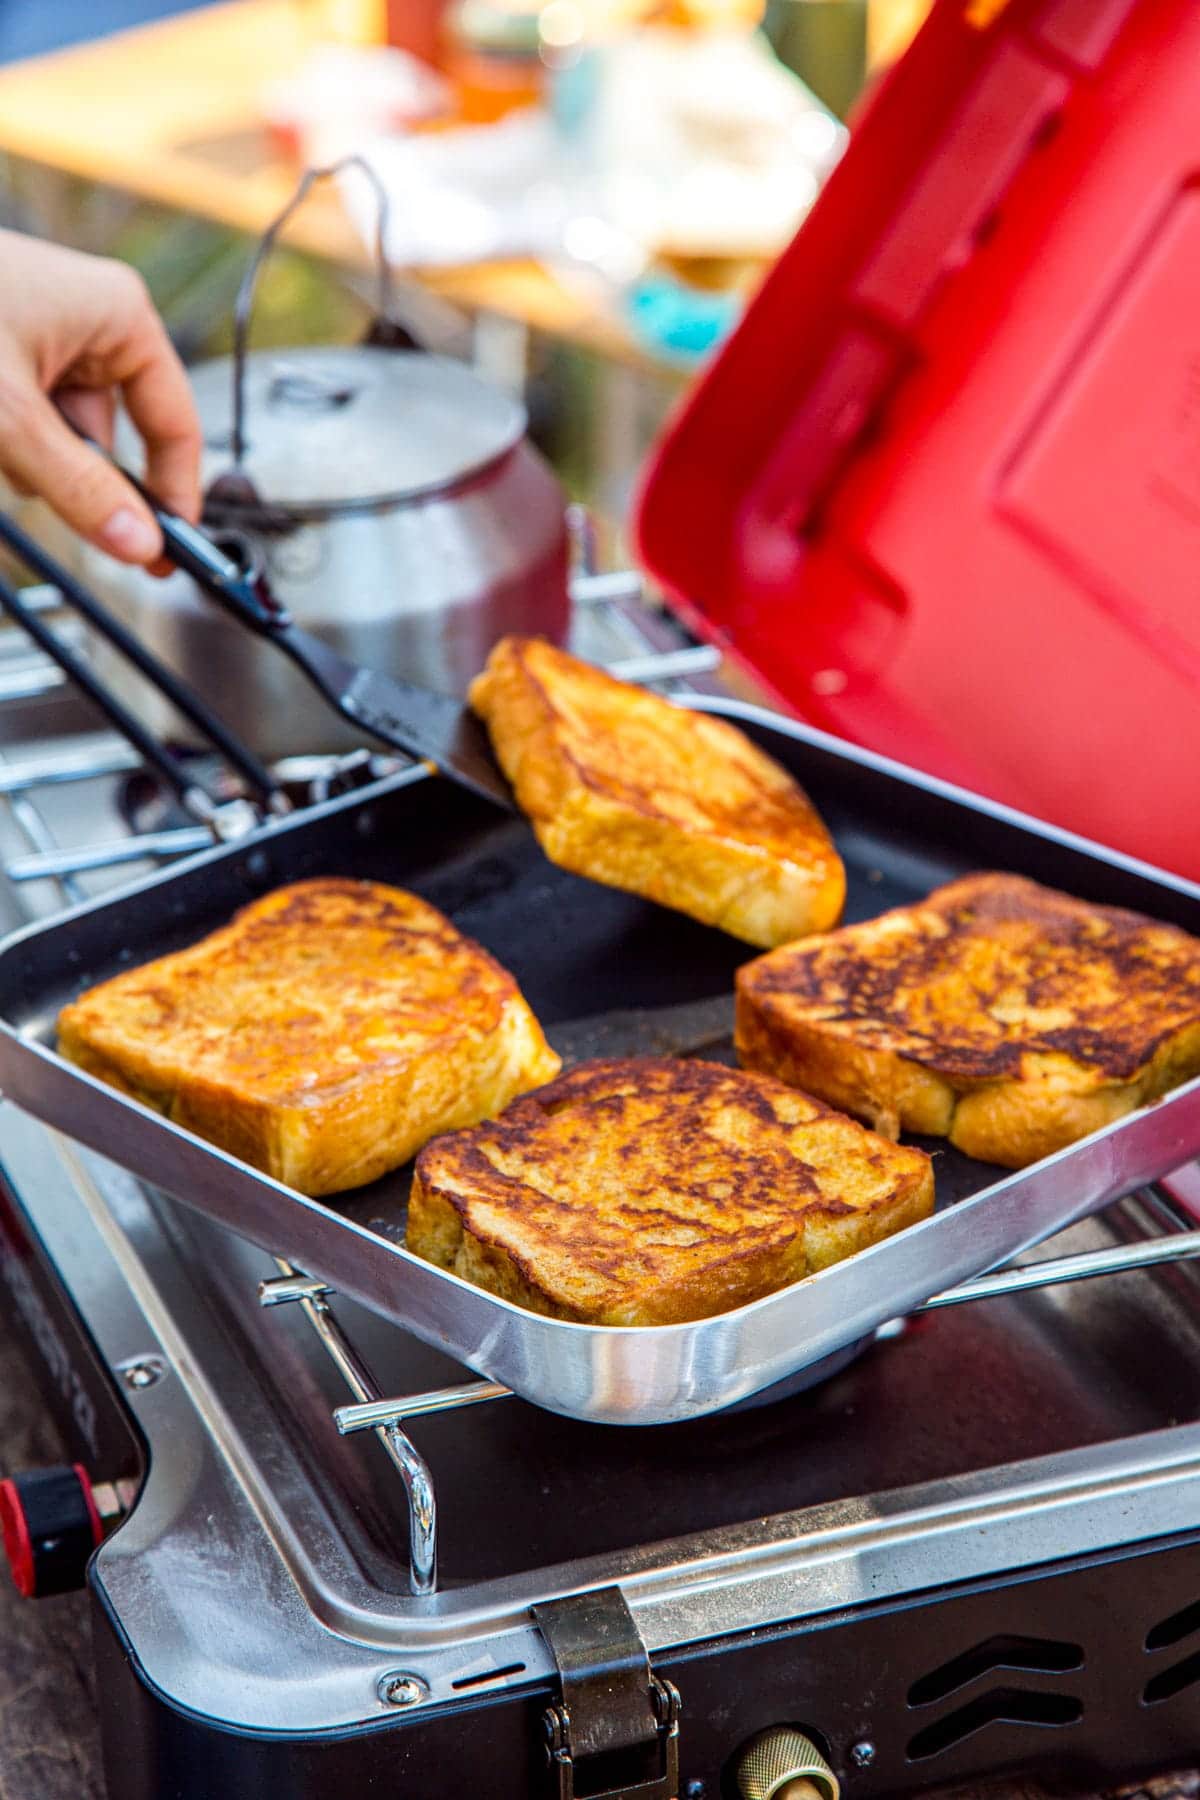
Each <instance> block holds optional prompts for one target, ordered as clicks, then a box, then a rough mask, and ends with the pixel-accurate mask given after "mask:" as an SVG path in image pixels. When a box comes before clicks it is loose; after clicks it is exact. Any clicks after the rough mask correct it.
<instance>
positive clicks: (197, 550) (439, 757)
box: [96, 446, 515, 812]
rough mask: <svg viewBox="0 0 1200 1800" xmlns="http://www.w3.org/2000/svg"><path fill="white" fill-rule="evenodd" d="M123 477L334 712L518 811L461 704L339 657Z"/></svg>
mask: <svg viewBox="0 0 1200 1800" xmlns="http://www.w3.org/2000/svg"><path fill="white" fill-rule="evenodd" d="M96 448H99V446H96ZM101 454H104V452H103V451H102V452H101ZM118 466H119V465H118ZM121 473H122V474H123V475H124V476H125V479H126V480H127V481H128V482H129V483H130V485H131V486H132V487H135V488H136V489H137V491H138V493H139V494H141V496H142V498H143V499H144V500H145V502H146V504H147V505H148V506H149V507H150V509H151V511H152V512H153V514H154V517H155V519H156V520H157V521H158V525H159V529H160V530H161V532H162V534H163V544H164V546H165V551H166V555H167V557H168V558H169V560H170V561H171V562H173V563H174V564H175V565H176V567H177V568H180V569H183V570H184V571H185V573H187V574H188V575H190V576H191V577H192V579H193V581H195V582H196V583H197V584H198V586H200V587H202V588H203V589H204V591H205V593H206V594H208V595H209V596H210V597H211V598H212V599H214V600H215V601H217V603H218V604H219V605H221V606H223V607H224V608H225V610H226V612H228V613H231V614H232V615H233V617H234V618H235V619H238V620H240V622H241V623H242V624H243V625H247V626H249V628H250V630H251V631H255V632H257V633H258V634H259V636H260V637H265V638H267V639H269V640H270V642H271V643H273V644H278V646H279V648H280V649H281V650H282V651H284V653H285V654H286V655H288V656H290V657H291V659H292V661H293V662H294V663H295V664H296V666H297V667H298V668H299V669H301V670H302V671H303V673H304V674H305V675H306V676H307V677H308V679H309V680H310V681H311V682H312V684H313V686H314V687H315V688H316V689H317V690H318V692H319V693H321V694H322V695H324V697H325V699H326V700H327V701H328V702H329V704H330V705H331V706H332V707H334V708H335V709H336V710H337V711H338V712H340V713H342V714H344V716H345V717H346V718H347V719H349V720H350V721H351V722H352V723H353V724H355V725H357V726H359V727H360V728H361V729H362V730H363V731H364V732H367V733H369V734H370V735H371V736H372V737H377V738H380V739H381V740H382V741H383V742H384V743H385V744H390V745H392V746H393V747H394V748H395V749H397V750H402V751H404V752H405V754H406V755H408V756H415V757H418V758H420V759H421V760H422V761H428V762H432V763H436V765H437V767H438V768H439V769H440V770H441V771H442V773H443V774H444V775H447V776H448V777H449V778H450V780H452V781H457V782H459V783H460V784H461V785H462V786H463V787H466V788H470V789H471V791H472V792H473V793H476V794H481V795H482V796H483V797H484V798H485V799H487V800H491V801H493V802H494V803H495V804H496V805H497V806H502V807H504V808H505V809H506V810H507V811H509V812H512V811H514V810H515V808H514V802H513V797H512V791H511V789H510V788H509V785H508V783H507V781H505V779H504V777H503V775H502V774H501V773H500V770H499V769H498V768H497V766H496V763H495V761H494V759H493V757H492V753H491V748H490V746H489V744H488V739H487V733H486V732H485V730H484V728H483V726H482V725H481V724H480V722H479V720H478V719H477V718H476V717H475V715H474V714H473V713H472V712H470V711H469V710H468V709H467V708H466V707H465V706H464V705H463V703H462V701H461V700H457V699H455V698H453V697H452V696H451V695H448V694H435V693H433V692H432V691H431V690H430V689H429V688H423V687H417V686H416V685H415V684H414V683H412V682H408V681H400V680H397V679H396V678H395V677H393V676H391V675H382V674H380V673H379V671H378V670H376V669H365V668H363V667H362V666H361V665H360V664H358V663H353V662H349V661H348V660H347V659H346V657H344V656H339V654H338V652H337V651H336V650H331V649H330V647H329V645H328V644H326V643H323V642H322V640H321V639H320V638H318V637H314V636H313V634H312V633H311V632H310V631H304V630H302V629H301V627H300V626H299V625H297V624H296V623H295V621H294V620H293V618H292V616H291V614H290V613H289V612H288V611H287V609H286V607H284V606H282V605H281V604H280V603H279V601H278V600H276V599H275V598H274V596H273V595H272V593H271V591H270V589H269V587H268V586H267V583H266V581H265V580H264V579H263V578H261V577H254V576H251V575H247V574H246V573H245V572H244V571H243V570H242V569H241V568H239V566H238V564H237V563H236V562H235V561H234V560H233V558H232V557H230V556H227V555H226V554H225V552H224V551H223V550H221V549H220V548H219V547H218V545H216V544H215V543H214V542H213V540H212V539H211V538H210V537H209V536H208V535H207V533H206V532H204V531H202V530H200V529H199V528H198V527H197V526H195V525H190V524H189V523H188V522H187V520H186V519H181V518H180V517H179V516H178V515H177V514H176V513H173V512H169V511H168V510H167V509H166V508H165V507H164V506H162V505H161V504H160V502H159V501H158V500H157V499H156V498H155V496H154V495H153V494H152V493H150V492H149V491H148V490H147V488H146V487H145V486H144V485H143V483H142V482H140V481H139V480H138V479H137V477H136V476H135V475H131V474H130V472H129V470H128V469H125V468H122V469H121Z"/></svg>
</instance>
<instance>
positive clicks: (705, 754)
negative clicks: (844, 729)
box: [470, 637, 846, 945]
mask: <svg viewBox="0 0 1200 1800" xmlns="http://www.w3.org/2000/svg"><path fill="white" fill-rule="evenodd" d="M470 700H471V705H472V706H473V707H474V709H475V711H476V712H477V713H478V714H479V715H480V717H481V718H482V719H483V720H484V722H485V723H486V725H487V727H488V731H489V732H490V734H491V739H492V746H493V748H494V750H495V752H496V756H497V759H498V760H499V762H500V765H501V767H502V768H503V770H504V773H505V774H506V775H507V776H508V778H509V780H510V781H511V782H512V784H513V787H514V789H515V790H516V796H517V800H518V803H519V804H520V806H521V809H522V811H523V812H525V813H527V814H528V816H529V819H530V820H531V822H532V825H533V829H534V831H535V833H536V834H537V838H538V842H539V843H540V844H541V846H542V849H543V850H544V851H545V852H546V855H547V856H548V857H549V858H550V860H551V862H555V863H558V864H559V866H560V867H561V868H564V869H570V870H572V871H573V872H574V873H575V874H577V875H587V876H590V877H591V879H592V880H593V881H599V882H603V883H605V884H606V885H607V886H608V887H616V888H624V889H626V890H627V891H628V892H631V893H635V894H643V895H645V896H646V898H647V899H650V900H657V901H658V902H660V904H661V905H663V906H671V907H674V908H675V909H676V910H677V911H679V912H684V913H689V914H690V915H691V916H692V917H693V918H696V919H700V920H702V921H703V923H704V924H706V925H719V926H720V927H721V928H722V929H723V930H725V931H728V932H730V933H732V935H733V936H734V937H739V938H743V939H745V940H746V941H747V942H748V943H751V944H765V945H771V944H781V943H786V942H787V941H788V940H789V939H791V938H796V937H803V936H804V935H805V934H806V933H808V932H810V931H825V930H827V929H828V927H829V926H830V925H833V924H836V922H837V920H838V919H839V918H840V917H841V911H842V904H843V901H844V899H845V894H846V879H845V873H844V871H843V868H842V863H841V859H840V857H839V856H838V853H837V851H836V850H835V849H834V847H833V843H832V840H831V839H830V836H829V833H828V832H827V831H826V829H825V827H824V825H823V824H822V822H821V820H820V818H819V817H818V816H817V813H816V811H815V810H814V808H813V806H812V804H811V802H810V801H809V799H808V797H807V795H805V794H804V793H803V791H802V790H801V789H800V787H798V785H797V784H796V782H795V781H793V779H792V777H791V776H790V775H789V774H788V773H787V772H786V770H784V769H781V768H780V766H779V764H778V763H776V762H773V761H772V760H771V758H770V757H769V756H766V755H764V753H763V752H762V751H761V750H759V749H758V748H757V747H756V746H755V745H754V744H752V743H751V742H750V740H749V738H747V737H746V736H745V734H744V733H743V732H741V731H738V730H737V729H736V728H735V727H734V726H733V725H730V724H728V723H727V722H726V721H725V720H723V719H716V718H710V717H708V716H707V715H705V714H703V713H697V712H688V711H685V710H684V709H682V708H681V707H678V706H673V705H672V704H671V703H670V702H669V701H667V700H663V699H661V698H660V697H659V696H658V695H657V694H651V693H647V692H645V691H644V690H643V689H641V688H636V687H631V686H629V684H628V683H626V682H623V681H615V680H614V679H613V678H612V676H611V675H606V674H605V673H604V672H603V671H602V670H600V669H596V668H593V667H592V666H591V664H589V663H585V662H580V661H579V660H578V658H576V657H574V656H569V655H568V654H567V653H566V652H565V651H563V650H557V649H555V648H554V647H553V646H552V645H550V644H546V643H543V642H542V641H541V640H540V639H538V638H519V637H508V638H504V639H502V641H501V642H500V643H499V644H497V645H496V648H495V649H494V650H493V651H492V654H491V656H490V657H489V658H488V664H487V668H486V669H485V670H484V672H483V674H482V675H480V676H478V677H477V678H476V680H475V681H474V683H473V684H472V686H471V692H470Z"/></svg>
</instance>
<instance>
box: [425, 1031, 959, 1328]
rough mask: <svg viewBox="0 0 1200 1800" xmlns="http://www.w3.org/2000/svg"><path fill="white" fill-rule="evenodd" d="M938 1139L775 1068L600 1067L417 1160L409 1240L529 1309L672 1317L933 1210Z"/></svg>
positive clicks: (630, 1319)
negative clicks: (768, 1073) (925, 1145)
mask: <svg viewBox="0 0 1200 1800" xmlns="http://www.w3.org/2000/svg"><path fill="white" fill-rule="evenodd" d="M932 1207H933V1175H932V1166H931V1163H930V1159H929V1157H928V1156H926V1155H925V1153H924V1152H923V1151H920V1150H915V1149H910V1148H908V1147H907V1146H900V1145H896V1144H891V1143H888V1142H887V1141H886V1140H885V1139H882V1138H879V1137H877V1136H875V1134H874V1133H872V1132H869V1131H867V1130H865V1129H864V1128H863V1127H862V1126H861V1125H858V1124H856V1123H855V1122H854V1121H853V1120H852V1119H847V1118H844V1117H843V1116H842V1115H841V1114H839V1113H836V1112H834V1111H833V1110H832V1109H831V1108H830V1107H827V1106H825V1105H823V1104H822V1103H821V1102H820V1101H818V1100H813V1099H812V1098H810V1097H809V1096H808V1095H805V1094H799V1093H796V1092H795V1091H794V1090H792V1089H790V1088H787V1087H784V1086H783V1085H782V1084H781V1083H779V1082H777V1081H773V1080H770V1079H769V1078H766V1077H763V1076H758V1075H750V1074H745V1073H743V1072H742V1071H740V1070H736V1069H726V1068H723V1067H721V1066H719V1065H718V1064H715V1063H706V1062H688V1061H670V1060H666V1059H657V1058H650V1057H647V1058H633V1059H628V1060H619V1061H610V1062H593V1063H582V1064H580V1065H579V1067H578V1068H576V1069H573V1070H571V1071H570V1072H569V1073H568V1074H566V1075H562V1076H560V1077H559V1078H558V1080H556V1081H553V1082H551V1083H550V1084H549V1085H548V1086H546V1087H543V1088H539V1089H538V1090H537V1091H536V1092H534V1093H530V1094H526V1095H525V1096H524V1097H523V1098H521V1099H519V1100H516V1101H514V1102H513V1104H512V1105H511V1106H510V1107H509V1108H508V1109H507V1111H506V1112H504V1113H503V1114H502V1115H501V1117H500V1118H498V1119H495V1120H493V1121H491V1122H490V1123H488V1124H484V1125H480V1126H476V1127H473V1128H472V1129H470V1130H467V1131H460V1132H456V1133H454V1134H453V1135H452V1136H449V1137H444V1138H439V1139H437V1140H435V1141H434V1142H433V1143H431V1144H428V1145H427V1146H426V1148H425V1149H424V1150H423V1151H422V1152H421V1154H420V1156H419V1157H418V1158H417V1164H416V1173H415V1176H414V1181H413V1191H412V1197H411V1200H410V1203H409V1219H408V1235H407V1239H406V1242H407V1245H408V1248H409V1249H410V1250H412V1251H414V1252H415V1253H416V1254H417V1255H418V1256H423V1257H425V1258H426V1260H428V1261H430V1262H433V1263H436V1264H437V1265H438V1266H439V1267H440V1268H445V1269H450V1270H452V1271H453V1272H454V1273H455V1274H458V1275H461V1276H462V1277H464V1279H466V1280H469V1281H473V1282H475V1283H476V1284H477V1285H479V1286H481V1287H485V1288H488V1289H489V1290H491V1291H492V1292H494V1293H498V1294H500V1295H502V1296H503V1297H504V1298H505V1299H508V1300H511V1301H513V1302H515V1303H516V1304H517V1305H520V1306H524V1307H527V1308H529V1309H530V1310H532V1311H535V1312H540V1313H544V1314H548V1315H550V1316H551V1317H555V1318H564V1319H575V1320H580V1321H585V1322H588V1323H591V1324H598V1325H660V1324H667V1323H671V1322H675V1321H679V1320H684V1319H696V1318H704V1317H708V1316H710V1315H711V1314H714V1313H718V1312H724V1311H727V1310H729V1309H731V1308H733V1307H737V1306H742V1305H745V1304H746V1303H747V1302H749V1301H751V1300H756V1299H758V1298H760V1297H761V1296H762V1295H764V1294H767V1293H771V1292H773V1291H774V1290H776V1289H777V1288H780V1287H783V1286H786V1285H787V1284H788V1283H790V1282H793V1281H797V1280H800V1279H801V1278H802V1277H803V1276H805V1275H808V1274H811V1273H812V1272H814V1271H815V1270H817V1269H820V1268H823V1267H825V1266H826V1265H827V1264H829V1263H832V1262H836V1261H839V1260H840V1259H841V1258H843V1257H845V1256H848V1255H850V1254H852V1253H853V1252H854V1251H856V1250H859V1249H862V1248H864V1247H865V1246H866V1245H868V1244H871V1243H875V1242H877V1241H878V1240H879V1239H880V1238H883V1237H886V1236H889V1235H891V1233H893V1232H895V1231H898V1230H900V1229H902V1228H903V1227H904V1226H906V1225H909V1224H912V1223H914V1222H915V1221H916V1220H918V1219H921V1218H924V1217H925V1216H926V1215H927V1214H928V1213H929V1212H930V1211H931V1210H932Z"/></svg>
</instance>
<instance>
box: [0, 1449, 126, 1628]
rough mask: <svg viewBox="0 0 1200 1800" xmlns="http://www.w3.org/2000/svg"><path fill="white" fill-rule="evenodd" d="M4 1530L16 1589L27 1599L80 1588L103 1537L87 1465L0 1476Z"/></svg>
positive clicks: (0, 1516)
mask: <svg viewBox="0 0 1200 1800" xmlns="http://www.w3.org/2000/svg"><path fill="white" fill-rule="evenodd" d="M0 1533H2V1534H3V1538H4V1553H5V1555H6V1556H7V1558H8V1566H9V1568H10V1570H11V1571H12V1578H13V1581H14V1582H15V1583H16V1586H17V1591H18V1593H21V1594H24V1596H25V1598H26V1599H27V1600H29V1599H39V1600H40V1599H42V1598H44V1597H45V1596H46V1595H47V1594H67V1593H70V1592H71V1590H72V1589H73V1588H81V1587H82V1586H83V1584H84V1579H85V1576H86V1574H87V1565H88V1558H89V1557H90V1556H91V1554H92V1551H93V1550H94V1549H95V1548H96V1546H97V1544H99V1543H100V1541H101V1539H102V1538H103V1536H104V1530H103V1527H102V1525H101V1523H100V1514H99V1512H98V1510H97V1507H96V1501H95V1498H94V1496H93V1494H92V1484H91V1481H90V1480H89V1478H88V1474H87V1470H86V1469H84V1468H83V1467H82V1466H81V1465H80V1464H79V1463H75V1464H74V1465H73V1466H72V1467H69V1468H67V1467H64V1468H56V1469H35V1470H33V1471H32V1472H31V1473H30V1474H27V1475H14V1476H13V1477H12V1478H11V1480H9V1481H0Z"/></svg>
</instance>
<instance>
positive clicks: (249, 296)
mask: <svg viewBox="0 0 1200 1800" xmlns="http://www.w3.org/2000/svg"><path fill="white" fill-rule="evenodd" d="M345 169H361V171H362V173H363V174H364V175H365V176H366V178H367V180H368V182H369V183H370V184H371V189H372V192H373V193H374V195H375V275H376V281H377V283H378V294H377V298H376V303H375V304H376V319H375V322H374V324H373V326H372V328H371V335H370V339H369V341H370V342H375V343H383V344H387V345H388V346H390V347H391V346H396V345H398V344H400V343H403V342H404V341H405V340H406V339H407V333H406V332H405V331H404V327H403V326H401V325H399V324H398V323H397V322H396V321H395V320H394V319H393V317H392V306H393V301H394V291H393V285H392V270H391V264H390V263H389V262H388V255H387V227H388V215H389V212H390V210H391V209H390V203H389V201H388V195H387V189H386V188H385V187H384V185H383V182H382V181H381V180H380V178H379V175H378V172H377V171H376V170H375V169H374V168H372V166H371V164H370V163H369V162H368V161H367V159H366V158H365V157H363V156H343V157H341V158H340V159H339V160H338V161H337V162H334V163H328V164H325V165H324V166H323V167H317V168H311V169H306V170H305V171H304V174H303V175H302V176H301V177H300V180H299V182H298V184H297V186H296V190H295V192H294V193H293V195H292V197H291V199H290V200H289V201H288V203H287V205H286V206H285V207H284V208H283V210H282V211H281V212H279V213H277V214H276V216H275V218H273V219H272V220H271V223H270V224H269V225H268V226H267V228H266V230H265V231H264V232H263V234H262V236H261V237H260V238H259V240H258V243H257V245H256V246H255V250H254V254H253V256H252V257H251V258H250V261H249V262H248V263H247V265H246V270H245V273H244V274H243V276H242V279H241V281H240V283H239V284H238V291H237V298H236V300H235V301H234V303H233V430H232V433H231V447H232V450H233V462H234V467H235V468H238V467H240V465H241V463H242V461H243V459H244V457H245V454H246V357H247V355H248V353H249V348H250V320H251V315H252V313H253V310H254V296H255V291H256V289H257V287H258V278H259V275H260V274H261V272H262V266H263V264H264V263H265V262H266V260H267V258H268V256H269V255H270V254H271V252H272V251H273V250H274V248H275V244H276V240H277V239H278V237H279V233H280V232H281V231H282V230H283V227H284V226H285V225H286V224H287V222H288V220H289V219H290V218H291V216H292V214H293V213H294V212H296V211H297V210H298V209H299V208H300V207H301V206H302V205H303V204H304V202H305V200H307V198H308V196H309V194H310V193H311V192H312V190H313V188H314V187H315V186H316V185H317V183H318V182H319V181H326V180H328V179H329V178H330V177H331V176H334V175H340V174H341V173H342V172H343V170H345ZM407 342H408V347H415V346H413V345H412V340H411V339H408V340H407Z"/></svg>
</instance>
